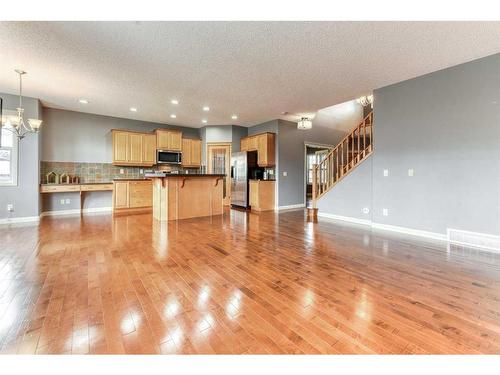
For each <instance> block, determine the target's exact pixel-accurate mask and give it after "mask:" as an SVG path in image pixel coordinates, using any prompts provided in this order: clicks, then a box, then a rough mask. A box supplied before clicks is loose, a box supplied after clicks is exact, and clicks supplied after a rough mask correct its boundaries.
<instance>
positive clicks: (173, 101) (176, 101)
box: [170, 99, 179, 105]
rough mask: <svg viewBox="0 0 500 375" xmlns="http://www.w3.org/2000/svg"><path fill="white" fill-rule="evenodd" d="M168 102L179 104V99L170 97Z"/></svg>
mask: <svg viewBox="0 0 500 375" xmlns="http://www.w3.org/2000/svg"><path fill="white" fill-rule="evenodd" d="M170 103H172V104H175V105H177V104H179V101H178V100H177V99H172V100H171V101H170Z"/></svg>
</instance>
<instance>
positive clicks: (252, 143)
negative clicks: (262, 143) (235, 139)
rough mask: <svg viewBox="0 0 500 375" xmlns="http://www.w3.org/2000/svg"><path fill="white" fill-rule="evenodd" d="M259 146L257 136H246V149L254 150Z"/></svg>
mask: <svg viewBox="0 0 500 375" xmlns="http://www.w3.org/2000/svg"><path fill="white" fill-rule="evenodd" d="M258 148H259V142H258V137H257V136H253V137H250V138H248V151H255V150H257V149H258Z"/></svg>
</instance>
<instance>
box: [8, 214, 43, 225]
mask: <svg viewBox="0 0 500 375" xmlns="http://www.w3.org/2000/svg"><path fill="white" fill-rule="evenodd" d="M39 220H40V217H39V216H24V217H9V218H7V219H0V224H15V223H31V222H37V221H39Z"/></svg>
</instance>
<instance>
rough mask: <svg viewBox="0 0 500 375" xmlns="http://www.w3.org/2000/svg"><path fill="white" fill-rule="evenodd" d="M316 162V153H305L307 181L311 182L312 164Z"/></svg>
mask: <svg viewBox="0 0 500 375" xmlns="http://www.w3.org/2000/svg"><path fill="white" fill-rule="evenodd" d="M314 164H316V154H309V155H307V183H308V184H309V185H310V184H312V180H313V166H314Z"/></svg>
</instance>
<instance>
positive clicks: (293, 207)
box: [276, 203, 306, 211]
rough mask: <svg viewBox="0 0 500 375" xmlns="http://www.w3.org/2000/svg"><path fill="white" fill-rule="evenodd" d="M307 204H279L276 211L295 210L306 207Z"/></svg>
mask: <svg viewBox="0 0 500 375" xmlns="http://www.w3.org/2000/svg"><path fill="white" fill-rule="evenodd" d="M305 206H306V205H305V204H304V203H299V204H290V205H288V206H279V207H276V211H283V210H294V209H298V208H304V207H305Z"/></svg>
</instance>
